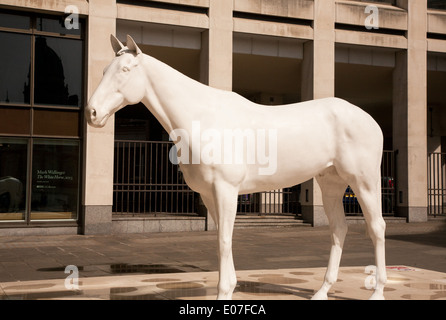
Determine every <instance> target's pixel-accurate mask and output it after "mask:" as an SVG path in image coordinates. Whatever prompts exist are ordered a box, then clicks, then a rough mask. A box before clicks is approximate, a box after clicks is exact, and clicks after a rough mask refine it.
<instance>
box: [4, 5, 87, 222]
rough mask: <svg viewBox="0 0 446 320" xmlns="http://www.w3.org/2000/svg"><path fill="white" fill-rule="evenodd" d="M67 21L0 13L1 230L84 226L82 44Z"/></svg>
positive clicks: (76, 30)
mask: <svg viewBox="0 0 446 320" xmlns="http://www.w3.org/2000/svg"><path fill="white" fill-rule="evenodd" d="M67 16H68V15H60V16H54V17H52V16H47V15H45V16H40V15H38V14H35V13H30V14H29V16H25V15H24V14H23V13H16V12H11V11H6V10H0V41H1V43H2V44H3V47H2V50H0V221H3V222H5V221H22V223H25V224H28V223H30V222H32V221H39V223H41V221H45V220H53V221H54V220H67V219H69V220H76V219H77V218H78V211H79V194H80V191H79V190H80V182H79V174H80V160H79V159H80V154H81V151H80V149H81V147H80V141H81V140H80V137H81V109H80V108H81V105H82V103H83V83H84V81H83V59H84V58H83V47H84V43H83V41H84V40H83V35H82V25H83V24H82V21H78V22H79V24H78V27H79V28H78V29H76V28H69V29H67V28H65V19H66V17H67ZM72 26H73V25H72V24H71V27H72Z"/></svg>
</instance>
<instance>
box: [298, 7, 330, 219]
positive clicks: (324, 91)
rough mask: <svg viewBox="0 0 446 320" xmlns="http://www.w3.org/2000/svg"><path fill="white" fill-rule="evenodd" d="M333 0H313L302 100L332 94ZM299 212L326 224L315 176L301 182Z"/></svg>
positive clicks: (305, 57)
mask: <svg viewBox="0 0 446 320" xmlns="http://www.w3.org/2000/svg"><path fill="white" fill-rule="evenodd" d="M334 27H335V1H324V0H315V1H314V22H313V30H314V40H313V41H312V42H311V41H309V42H307V43H305V44H304V61H303V68H302V100H303V101H307V100H313V99H321V98H327V97H334V95H335V29H334ZM301 203H302V214H303V218H304V220H306V221H308V222H311V223H312V225H313V226H323V225H327V224H328V219H327V217H326V215H325V212H324V208H323V203H322V193H321V190H320V187H319V185H318V184H317V181H316V180H315V179H312V180H310V181H307V182H305V183H303V184H302V191H301Z"/></svg>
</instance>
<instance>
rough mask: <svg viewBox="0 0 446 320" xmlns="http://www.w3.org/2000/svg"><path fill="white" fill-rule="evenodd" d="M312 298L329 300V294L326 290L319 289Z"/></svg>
mask: <svg viewBox="0 0 446 320" xmlns="http://www.w3.org/2000/svg"><path fill="white" fill-rule="evenodd" d="M311 300H328V295H327V294H326V293H324V292H320V291H318V292H317V293H316V294H315V295H314V296H313V298H311Z"/></svg>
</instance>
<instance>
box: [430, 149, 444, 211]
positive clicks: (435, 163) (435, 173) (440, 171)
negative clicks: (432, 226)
mask: <svg viewBox="0 0 446 320" xmlns="http://www.w3.org/2000/svg"><path fill="white" fill-rule="evenodd" d="M427 166H428V173H427V180H428V188H427V190H428V195H427V197H428V213H429V215H431V216H438V215H445V214H446V153H437V152H436V153H430V154H429V156H428V162H427Z"/></svg>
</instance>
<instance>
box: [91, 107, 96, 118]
mask: <svg viewBox="0 0 446 320" xmlns="http://www.w3.org/2000/svg"><path fill="white" fill-rule="evenodd" d="M91 116H92V117H93V118H96V110H95V109H93V110H91Z"/></svg>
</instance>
